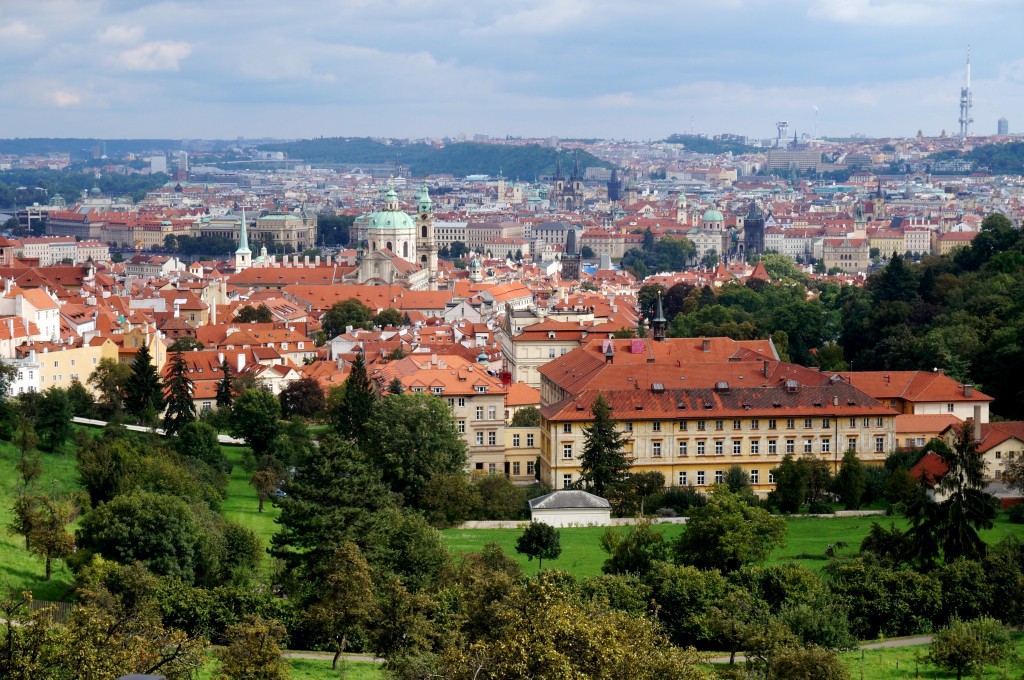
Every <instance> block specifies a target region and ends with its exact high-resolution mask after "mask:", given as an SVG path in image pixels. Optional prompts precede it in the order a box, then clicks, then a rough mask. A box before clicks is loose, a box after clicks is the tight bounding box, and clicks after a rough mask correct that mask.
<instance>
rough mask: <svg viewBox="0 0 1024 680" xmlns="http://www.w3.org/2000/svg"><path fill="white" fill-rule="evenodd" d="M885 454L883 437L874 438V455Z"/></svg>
mask: <svg viewBox="0 0 1024 680" xmlns="http://www.w3.org/2000/svg"><path fill="white" fill-rule="evenodd" d="M884 452H885V437H875V453H884Z"/></svg>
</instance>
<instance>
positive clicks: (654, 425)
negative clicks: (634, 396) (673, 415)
mask: <svg viewBox="0 0 1024 680" xmlns="http://www.w3.org/2000/svg"><path fill="white" fill-rule="evenodd" d="M651 426H652V428H653V429H654V431H655V432H661V421H660V420H655V421H654V423H652V425H651Z"/></svg>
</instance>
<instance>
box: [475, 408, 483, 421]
mask: <svg viewBox="0 0 1024 680" xmlns="http://www.w3.org/2000/svg"><path fill="white" fill-rule="evenodd" d="M476 419H477V420H483V419H484V407H483V406H477V407H476Z"/></svg>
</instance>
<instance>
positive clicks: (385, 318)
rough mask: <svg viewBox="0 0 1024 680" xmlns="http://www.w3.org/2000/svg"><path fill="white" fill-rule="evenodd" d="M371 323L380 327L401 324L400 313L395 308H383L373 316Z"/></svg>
mask: <svg viewBox="0 0 1024 680" xmlns="http://www.w3.org/2000/svg"><path fill="white" fill-rule="evenodd" d="M373 325H374V326H378V327H380V328H384V327H385V326H394V327H398V326H401V325H402V313H401V312H400V311H398V310H397V309H385V310H384V311H382V312H380V313H379V314H376V315H375V316H374V317H373Z"/></svg>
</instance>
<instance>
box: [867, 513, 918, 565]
mask: <svg viewBox="0 0 1024 680" xmlns="http://www.w3.org/2000/svg"><path fill="white" fill-rule="evenodd" d="M860 551H861V552H862V553H872V554H874V556H875V557H876V558H877V559H878V560H879V561H880V562H881V563H882V564H883V565H885V566H890V567H892V566H898V565H900V564H903V563H904V562H905V561H906V560H907V559H908V558H909V556H910V554H911V544H910V539H909V538H908V537H907V534H906V532H903V531H900V530H899V529H897V528H896V525H895V524H890V525H889V528H888V529H886V528H884V527H883V526H882V525H881V524H879V523H878V522H872V523H871V530H870V531H869V532H868V535H867V536H865V537H864V540H863V541H861V544H860Z"/></svg>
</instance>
